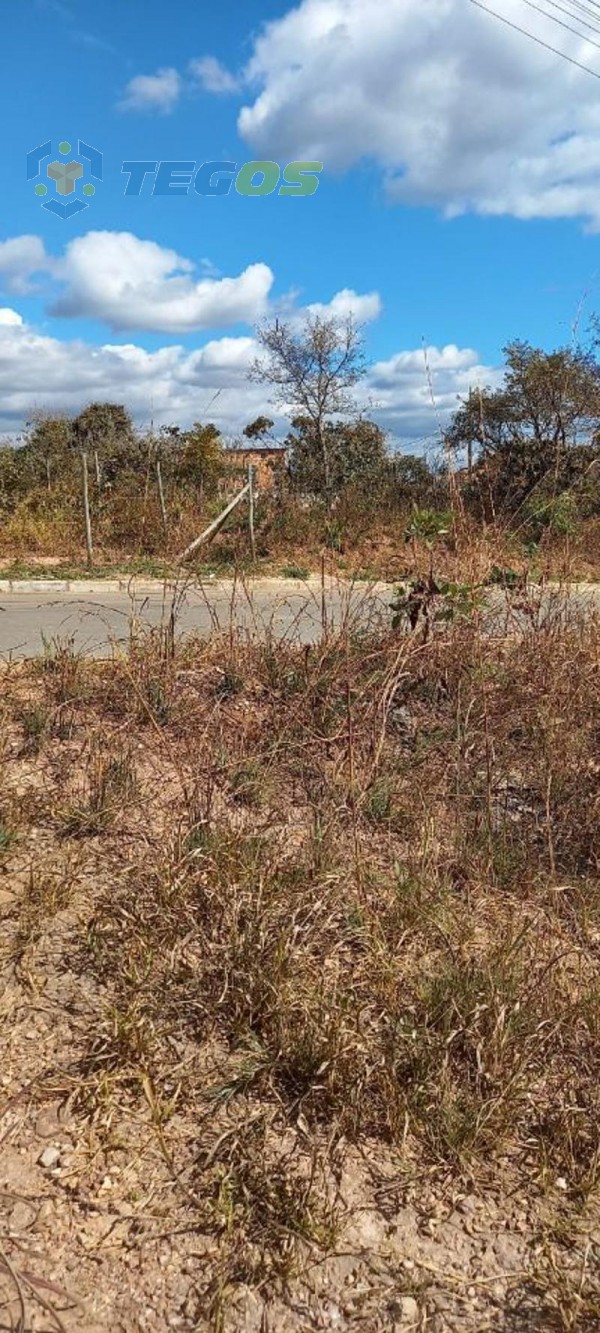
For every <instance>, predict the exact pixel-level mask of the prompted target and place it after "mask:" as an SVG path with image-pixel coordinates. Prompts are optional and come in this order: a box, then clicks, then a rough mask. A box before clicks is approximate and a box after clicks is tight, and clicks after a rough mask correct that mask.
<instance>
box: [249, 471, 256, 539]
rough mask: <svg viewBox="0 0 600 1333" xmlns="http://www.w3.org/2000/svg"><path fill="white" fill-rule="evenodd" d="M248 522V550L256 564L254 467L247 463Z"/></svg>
mask: <svg viewBox="0 0 600 1333" xmlns="http://www.w3.org/2000/svg"><path fill="white" fill-rule="evenodd" d="M248 523H249V526H250V550H251V552H252V563H253V564H256V539H255V536H254V468H253V466H252V463H249V464H248Z"/></svg>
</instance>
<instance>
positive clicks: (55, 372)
mask: <svg viewBox="0 0 600 1333" xmlns="http://www.w3.org/2000/svg"><path fill="white" fill-rule="evenodd" d="M256 352H257V346H256V344H255V342H254V339H253V338H250V337H246V338H244V337H241V338H230V337H224V338H220V339H213V340H210V341H208V342H207V343H205V344H204V346H202V347H200V348H197V349H195V350H193V351H189V350H187V349H186V348H183V347H181V346H171V347H161V348H158V349H157V350H156V351H151V352H149V351H147V350H146V349H145V348H143V347H140V346H138V345H137V344H135V343H122V344H114V343H106V344H103V345H96V344H92V343H88V342H84V341H82V340H72V341H68V342H67V341H64V342H63V341H60V340H59V339H57V338H53V337H48V336H46V335H41V334H39V333H37V332H36V330H35V329H33V328H31V327H30V326H28V325H27V324H25V323H24V321H23V320H22V318H21V316H20V315H19V314H18V312H17V311H15V310H11V309H6V310H0V430H3V431H10V432H15V431H16V430H17V429H18V428H19V427H20V426H21V425H22V424H23V422H24V421H26V420H27V419H28V418H30V417H31V414H32V412H33V411H34V410H35V409H36V408H38V409H45V410H47V411H68V412H77V411H79V410H80V408H81V407H83V406H84V405H85V403H88V402H90V401H93V400H100V401H102V400H105V401H110V402H114V401H118V402H123V403H125V404H126V406H127V407H128V408H129V410H130V411H131V412H132V414H133V416H134V418H135V419H136V421H137V422H138V423H139V424H140V425H144V424H146V425H147V424H148V422H149V420H150V418H153V419H154V421H155V422H156V424H157V425H161V424H163V423H171V422H173V423H178V424H179V425H182V426H185V425H188V424H189V423H190V422H191V421H194V420H197V419H204V420H211V421H215V422H216V423H217V424H218V425H219V426H220V427H221V428H222V429H223V430H224V431H226V432H228V433H230V434H235V433H239V431H241V429H242V428H243V426H244V425H245V424H246V423H247V422H248V421H250V420H252V419H253V418H254V417H256V416H258V414H259V413H260V412H265V411H267V410H268V409H269V404H268V401H267V394H266V391H265V390H264V389H262V388H261V387H260V386H258V385H253V384H249V383H248V381H247V378H246V376H247V371H248V368H249V366H250V365H251V363H252V361H253V360H254V357H255V355H256ZM428 359H429V364H430V372H431V377H432V380H433V386H434V393H435V398H436V404H437V407H436V410H435V411H434V409H433V408H432V405H431V401H430V396H429V389H428V384H427V374H426V369H425V361H424V355H423V351H422V350H419V351H405V352H399V353H397V354H396V355H395V356H393V357H391V358H390V359H389V360H387V361H381V362H379V363H377V364H376V365H375V366H373V368H372V370H371V372H370V374H369V376H368V378H367V381H366V384H365V386H361V389H360V399H361V403H363V404H365V398H368V400H369V401H368V402H367V403H366V410H367V411H369V412H371V413H372V414H373V415H374V416H375V417H376V419H377V420H378V421H380V423H381V424H382V425H384V426H385V427H386V428H387V429H389V430H390V432H391V433H392V434H393V435H394V436H395V437H397V438H399V439H402V440H403V441H405V442H406V444H407V445H408V446H410V445H411V443H412V442H413V441H415V440H421V439H423V438H424V437H426V436H434V435H435V434H436V433H437V431H438V416H440V417H442V418H446V417H447V415H448V413H449V412H450V411H452V410H453V409H454V408H455V407H456V398H457V395H458V394H464V393H466V392H467V391H468V389H469V387H470V386H471V385H476V384H478V383H479V384H482V385H485V384H487V383H494V382H495V381H496V380H497V378H498V372H494V371H493V370H490V369H489V368H488V367H485V366H482V365H480V364H479V361H478V357H477V355H476V353H475V352H474V351H472V350H470V349H468V348H467V349H461V348H457V347H453V346H450V347H445V348H442V349H438V348H434V347H433V348H429V349H428Z"/></svg>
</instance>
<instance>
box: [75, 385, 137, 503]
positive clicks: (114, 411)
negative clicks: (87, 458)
mask: <svg viewBox="0 0 600 1333" xmlns="http://www.w3.org/2000/svg"><path fill="white" fill-rule="evenodd" d="M73 433H74V440H75V444H76V446H77V448H78V449H79V450H84V449H85V450H87V451H88V452H89V453H90V454H93V455H94V457H95V460H96V468H97V471H99V465H100V463H101V464H102V470H103V474H104V478H105V480H106V481H108V482H110V483H111V484H112V483H114V482H115V481H116V478H117V476H118V474H119V472H121V471H122V470H123V469H126V468H127V469H133V470H134V471H136V470H138V468H139V467H140V465H141V463H142V457H143V453H142V450H141V449H140V446H139V441H138V440H137V437H136V433H135V429H134V425H133V421H132V419H131V416H130V414H129V412H128V411H127V408H126V407H123V405H122V404H121V403H89V404H88V406H87V407H84V408H83V411H82V412H80V413H79V416H77V417H76V418H75V421H74V422H73Z"/></svg>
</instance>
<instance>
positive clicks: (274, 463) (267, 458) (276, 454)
mask: <svg viewBox="0 0 600 1333" xmlns="http://www.w3.org/2000/svg"><path fill="white" fill-rule="evenodd" d="M227 460H228V462H230V463H231V465H232V469H233V471H234V472H239V474H240V477H241V476H242V475H245V474H246V473H247V471H248V468H249V467H253V468H254V476H255V479H256V484H257V486H258V489H259V490H260V491H270V490H271V488H272V486H273V484H274V481H275V475H276V472H277V470H278V469H279V468H283V467H285V464H286V462H287V449H284V448H283V447H282V446H281V445H271V446H269V447H268V448H267V447H265V448H261V447H260V446H259V445H258V446H257V445H254V446H253V445H248V446H246V447H244V446H243V445H242V446H240V447H239V448H238V447H236V448H234V449H227Z"/></svg>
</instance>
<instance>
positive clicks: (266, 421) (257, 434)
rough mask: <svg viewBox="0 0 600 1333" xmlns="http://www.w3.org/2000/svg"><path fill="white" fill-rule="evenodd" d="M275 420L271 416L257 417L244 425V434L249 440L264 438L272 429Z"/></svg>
mask: <svg viewBox="0 0 600 1333" xmlns="http://www.w3.org/2000/svg"><path fill="white" fill-rule="evenodd" d="M274 425H275V422H274V421H272V420H271V418H270V417H256V420H255V421H249V422H248V425H247V426H244V432H243V433H244V435H245V437H246V439H247V440H264V438H265V436H267V435H269V433H270V432H271V431H272V429H273V426H274Z"/></svg>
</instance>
